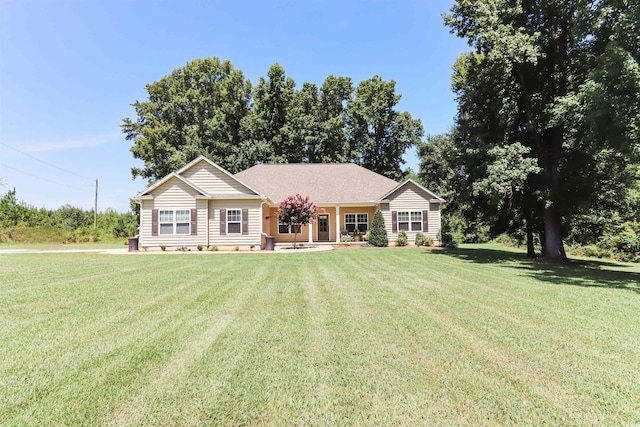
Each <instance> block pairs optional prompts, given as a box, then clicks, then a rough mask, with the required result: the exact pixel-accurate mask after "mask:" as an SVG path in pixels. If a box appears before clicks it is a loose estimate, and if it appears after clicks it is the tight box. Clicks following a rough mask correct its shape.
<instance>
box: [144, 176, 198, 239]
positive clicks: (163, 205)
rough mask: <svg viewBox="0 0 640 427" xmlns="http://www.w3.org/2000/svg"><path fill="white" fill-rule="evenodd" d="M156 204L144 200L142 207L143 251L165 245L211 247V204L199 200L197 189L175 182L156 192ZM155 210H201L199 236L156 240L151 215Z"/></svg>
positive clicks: (153, 193) (172, 180) (183, 235)
mask: <svg viewBox="0 0 640 427" xmlns="http://www.w3.org/2000/svg"><path fill="white" fill-rule="evenodd" d="M151 195H153V196H154V199H153V200H143V201H142V203H141V205H140V221H141V229H140V247H143V246H144V247H148V248H155V247H158V246H160V245H161V244H164V245H167V246H168V247H178V246H189V247H191V246H197V245H203V246H204V245H206V244H207V201H206V200H200V199H196V198H195V197H196V196H197V195H198V192H197V191H195V190H194V189H193V188H191V187H190V186H188V185H187V184H185V183H184V182H182V181H180V180H179V179H177V178H173V179H170V180H168V181H167V182H165V183H164V184H163V185H161V186H160V187H158V188H156V189H155V190H153V192H152V193H151ZM153 209H158V210H191V209H197V210H198V235H197V236H192V235H186V234H179V235H168V234H163V235H160V234H158V236H152V230H151V226H152V223H151V219H152V217H151V215H152V211H153Z"/></svg>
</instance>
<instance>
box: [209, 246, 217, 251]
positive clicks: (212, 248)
mask: <svg viewBox="0 0 640 427" xmlns="http://www.w3.org/2000/svg"><path fill="white" fill-rule="evenodd" d="M209 251H210V252H217V251H218V247H217V246H216V245H213V246H209Z"/></svg>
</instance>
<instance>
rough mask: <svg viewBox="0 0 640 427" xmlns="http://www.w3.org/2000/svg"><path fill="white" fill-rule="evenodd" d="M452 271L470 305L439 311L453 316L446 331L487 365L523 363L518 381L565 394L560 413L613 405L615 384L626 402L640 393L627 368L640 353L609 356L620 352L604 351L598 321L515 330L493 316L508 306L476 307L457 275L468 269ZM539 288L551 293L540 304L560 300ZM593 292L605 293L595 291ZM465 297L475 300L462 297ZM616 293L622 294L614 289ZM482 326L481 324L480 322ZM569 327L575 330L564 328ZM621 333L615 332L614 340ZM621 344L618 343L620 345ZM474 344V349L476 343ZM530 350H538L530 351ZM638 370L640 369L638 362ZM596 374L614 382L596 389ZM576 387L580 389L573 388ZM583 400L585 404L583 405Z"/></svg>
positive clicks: (516, 369)
mask: <svg viewBox="0 0 640 427" xmlns="http://www.w3.org/2000/svg"><path fill="white" fill-rule="evenodd" d="M396 261H397V262H398V263H400V262H402V261H401V260H396ZM453 264H455V263H453ZM451 267H452V265H451V263H447V271H449V272H452V271H453V272H454V273H449V274H447V275H446V278H447V279H446V281H447V282H454V283H456V282H457V283H461V282H462V283H465V282H466V285H467V286H466V287H465V288H460V289H459V290H458V292H457V293H456V295H455V298H456V299H461V300H462V301H465V302H467V303H468V304H464V305H462V306H455V307H453V306H443V307H440V309H441V310H442V311H444V312H446V313H448V314H449V316H448V317H446V318H445V319H444V320H443V321H442V324H443V325H446V327H454V326H455V325H456V324H457V325H458V327H457V329H453V330H452V333H455V332H456V331H457V334H458V335H459V336H462V337H467V338H468V339H467V341H468V342H469V345H468V346H469V348H470V349H473V348H482V349H485V350H486V355H487V356H486V357H489V359H488V361H489V362H491V358H494V359H495V361H496V363H500V364H503V365H504V363H502V362H501V361H503V360H510V361H520V362H521V363H518V364H517V365H516V366H513V367H512V375H515V376H520V375H521V374H522V373H524V374H526V375H528V376H525V377H524V378H525V380H526V382H527V383H530V384H531V385H532V386H533V387H535V389H536V390H537V392H538V393H546V391H547V390H548V389H549V388H551V389H554V390H556V393H557V391H558V390H560V389H563V388H564V389H565V392H563V393H561V394H559V395H558V396H557V398H558V399H557V400H558V402H559V403H560V404H561V405H562V408H564V409H565V410H567V411H573V408H580V410H584V408H590V407H597V406H598V405H596V404H595V402H594V400H601V401H600V402H599V404H601V405H608V404H611V403H612V402H610V401H609V402H607V401H602V397H603V393H602V392H601V391H602V388H609V387H611V386H614V385H615V386H620V390H619V391H620V392H621V394H623V395H624V394H626V395H627V397H631V396H632V395H633V393H635V392H636V391H637V390H640V388H638V377H637V376H636V375H635V374H634V373H633V369H631V370H630V369H629V368H630V365H629V364H628V363H627V362H628V361H629V359H630V358H635V360H638V357H637V356H638V354H637V352H635V355H633V354H631V353H622V354H620V355H619V356H618V357H611V354H616V352H617V351H619V348H615V347H609V348H610V352H609V351H608V350H609V349H607V346H606V345H605V346H604V348H603V341H605V344H606V342H607V341H608V338H609V337H610V336H611V334H610V331H611V328H610V327H609V328H605V329H603V328H602V327H599V326H600V325H599V324H598V323H597V322H595V321H593V320H594V319H591V320H592V321H591V322H589V323H590V324H591V325H587V327H585V325H584V324H583V322H584V320H585V319H586V318H585V317H584V316H580V322H578V323H571V322H566V319H563V318H562V316H558V319H557V321H554V320H552V319H550V318H549V316H548V314H549V313H543V314H544V315H543V316H538V318H537V319H535V318H533V317H530V318H529V319H527V322H526V323H530V322H531V319H533V320H534V324H538V325H540V324H546V325H547V326H546V327H545V328H539V327H536V328H528V327H526V323H525V324H524V325H523V324H522V322H517V325H514V324H512V322H509V321H501V319H500V318H499V317H496V316H492V314H494V313H500V311H501V310H503V309H504V307H503V306H504V303H501V304H493V305H491V304H486V303H479V304H474V303H473V301H474V300H475V301H478V302H481V301H483V296H482V295H481V294H478V293H477V292H476V291H477V288H476V287H475V286H474V284H475V283H474V282H472V281H470V280H465V279H463V278H461V277H458V275H457V274H456V273H455V272H457V273H459V274H460V275H462V276H463V277H464V275H465V274H466V272H467V269H465V268H463V267H460V268H451ZM494 268H495V267H494ZM503 269H504V270H505V271H506V273H504V274H502V277H509V276H510V274H509V267H507V266H505V267H503ZM472 270H473V269H472ZM441 274H442V273H441ZM537 286H538V287H539V288H545V287H546V288H547V289H549V288H551V289H549V292H548V295H547V298H546V299H544V300H541V302H544V303H547V304H549V305H553V304H554V302H553V299H554V298H556V294H555V292H554V291H555V290H554V289H553V288H552V286H550V285H547V286H540V284H539V283H538V284H537ZM482 288H484V287H482ZM594 291H595V292H600V291H607V290H606V289H594ZM463 292H464V293H466V294H470V295H471V296H469V297H461V294H462V293H463ZM614 292H620V291H619V290H616V291H614ZM408 299H409V300H411V299H414V300H415V299H416V295H415V294H412V295H411V297H410V298H408ZM424 303H425V305H429V306H430V307H431V308H435V307H437V306H438V303H437V302H436V301H434V300H433V299H432V298H428V299H425V300H424ZM578 309H579V307H578ZM478 311H484V312H485V313H482V315H474V314H480V313H478ZM474 312H475V313H474ZM451 313H457V314H456V315H454V316H457V319H455V318H452V316H451ZM567 316H568V317H569V318H573V319H575V318H576V317H577V316H576V315H575V314H573V315H572V314H571V311H570V310H567ZM505 320H508V318H507V319H505ZM601 320H602V319H601ZM611 320H613V319H610V321H611ZM636 320H637V319H636ZM478 321H482V323H479V322H478ZM615 323H617V326H618V327H619V329H617V334H620V335H622V336H623V337H624V336H625V335H627V336H628V337H629V338H630V339H631V340H632V341H633V340H635V341H636V342H637V338H638V336H637V334H635V333H634V332H633V329H629V328H628V327H627V324H624V325H623V324H622V323H619V322H615ZM565 326H572V327H567V328H565ZM576 326H577V327H576ZM625 331H626V332H627V333H625ZM629 333H630V334H631V335H629ZM617 334H616V333H614V334H613V336H616V335H617ZM617 341H618V342H619V340H617ZM474 342H475V343H476V344H473V343H474ZM492 342H493V343H498V344H501V347H500V348H496V347H495V346H492V345H491V344H490V343H492ZM627 343H628V341H627ZM514 344H515V346H514ZM507 346H509V347H514V350H516V352H515V354H513V355H512V356H509V355H508V353H507V354H506V355H504V356H500V354H501V353H504V352H505V350H504V349H505V348H506V347H507ZM532 347H533V348H534V349H536V350H537V351H534V352H532V351H531V348H532ZM549 350H551V351H549ZM516 356H517V357H516ZM567 356H571V358H569V359H568V360H573V359H575V360H576V363H570V364H568V363H567ZM576 356H580V358H578V359H576ZM585 360H591V361H595V360H600V361H601V363H599V364H595V366H592V365H591V364H589V363H584V362H585ZM505 366H506V365H505ZM638 366H640V363H639V364H638ZM594 370H597V371H599V372H598V376H599V377H600V378H603V379H604V380H609V381H610V380H613V381H610V382H609V381H603V384H598V383H595V386H594V382H593V381H592V379H591V378H592V376H593V374H594ZM616 371H617V372H616ZM537 377H542V378H545V381H549V379H551V380H550V381H554V382H555V384H556V386H555V388H554V387H550V385H549V384H547V383H546V382H545V383H542V384H537V385H536V381H532V380H531V378H534V379H535V378H537ZM615 378H618V379H619V378H624V379H625V380H624V381H623V382H622V384H616V381H617V380H614V379H615ZM576 382H577V384H573V383H576ZM571 385H573V386H574V387H573V389H572V388H571V387H569V388H567V386H571ZM562 396H564V397H562ZM587 396H588V399H587ZM585 399H587V400H586V401H585ZM574 400H577V401H574Z"/></svg>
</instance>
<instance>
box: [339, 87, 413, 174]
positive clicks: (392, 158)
mask: <svg viewBox="0 0 640 427" xmlns="http://www.w3.org/2000/svg"><path fill="white" fill-rule="evenodd" d="M395 88H396V83H395V81H393V80H391V81H389V82H385V81H384V80H382V78H381V77H380V76H377V75H376V76H373V77H372V78H370V79H368V80H364V81H362V82H360V84H359V85H358V88H357V89H356V92H355V96H354V98H353V99H352V100H351V101H350V102H349V105H348V108H349V113H348V120H347V129H348V132H349V143H350V152H349V154H348V160H349V161H352V162H354V163H357V164H359V165H361V166H363V167H365V168H367V169H369V170H372V171H374V172H377V173H379V174H381V175H384V176H386V177H388V178H391V179H395V180H399V179H402V178H403V176H404V174H403V172H402V170H401V165H402V164H404V160H403V159H402V155H403V154H404V152H405V151H406V150H407V149H408V148H410V147H413V146H416V145H417V144H419V143H420V139H421V138H422V136H423V134H424V131H423V129H422V123H421V122H420V120H419V119H413V118H412V117H411V115H410V114H409V113H408V112H402V113H401V112H398V111H397V110H396V109H395V107H396V105H397V104H398V102H399V101H400V95H398V94H396V93H395Z"/></svg>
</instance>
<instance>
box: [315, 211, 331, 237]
mask: <svg viewBox="0 0 640 427" xmlns="http://www.w3.org/2000/svg"><path fill="white" fill-rule="evenodd" d="M318 241H319V242H328V241H329V215H318Z"/></svg>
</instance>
